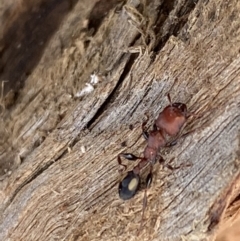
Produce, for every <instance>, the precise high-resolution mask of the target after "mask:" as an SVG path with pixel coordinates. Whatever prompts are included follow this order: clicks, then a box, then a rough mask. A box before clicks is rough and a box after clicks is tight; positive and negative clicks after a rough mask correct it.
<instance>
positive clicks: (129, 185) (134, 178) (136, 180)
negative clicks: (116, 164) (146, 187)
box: [118, 171, 140, 200]
mask: <svg viewBox="0 0 240 241" xmlns="http://www.w3.org/2000/svg"><path fill="white" fill-rule="evenodd" d="M139 185H140V177H139V175H138V174H136V173H134V172H133V171H129V172H128V174H127V176H126V177H125V178H124V179H123V180H122V181H121V182H120V183H119V188H118V192H119V197H120V198H121V199H123V200H128V199H130V198H132V197H133V196H134V195H135V194H136V192H137V191H138V188H139Z"/></svg>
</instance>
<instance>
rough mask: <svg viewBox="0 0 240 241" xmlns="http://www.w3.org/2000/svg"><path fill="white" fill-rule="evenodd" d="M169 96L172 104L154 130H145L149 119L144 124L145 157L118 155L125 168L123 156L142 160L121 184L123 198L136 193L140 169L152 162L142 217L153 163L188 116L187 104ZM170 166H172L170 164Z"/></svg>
mask: <svg viewBox="0 0 240 241" xmlns="http://www.w3.org/2000/svg"><path fill="white" fill-rule="evenodd" d="M167 96H168V100H169V102H170V105H168V106H167V107H165V108H164V109H163V111H162V112H161V113H160V114H159V115H158V118H157V119H156V120H155V122H154V125H153V130H151V131H150V132H149V133H148V132H147V131H146V130H145V126H146V124H147V121H145V122H144V123H143V124H142V134H143V136H144V138H145V139H146V140H147V146H146V147H145V149H144V151H143V157H137V156H135V155H133V154H131V153H121V154H119V155H118V163H119V165H122V166H124V168H125V169H126V165H124V164H122V160H121V157H124V158H125V159H127V160H130V161H136V160H138V159H139V160H140V162H139V163H138V165H136V166H135V167H134V168H133V170H132V171H129V172H128V174H127V176H126V177H125V178H124V179H123V180H122V181H121V182H120V184H119V196H120V198H121V199H123V200H127V199H130V198H132V197H133V196H134V195H135V194H136V192H137V191H138V188H139V184H140V171H141V170H142V168H143V167H145V166H146V165H147V164H150V171H149V174H148V175H147V178H146V189H145V194H144V199H143V211H142V217H143V216H144V210H145V208H146V205H147V195H146V192H147V189H148V188H149V187H150V185H151V182H152V169H153V165H154V164H155V163H156V159H157V156H158V153H159V151H160V149H161V148H162V147H165V146H166V145H167V136H170V137H174V136H177V134H178V133H179V132H180V130H181V128H182V126H183V125H184V124H185V122H186V120H187V118H188V113H187V106H186V105H185V104H183V103H172V101H171V98H170V95H169V94H168V95H167ZM162 161H164V160H163V158H162V157H161V156H160V157H159V162H162ZM168 167H169V168H170V166H168Z"/></svg>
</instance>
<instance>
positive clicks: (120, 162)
mask: <svg viewBox="0 0 240 241" xmlns="http://www.w3.org/2000/svg"><path fill="white" fill-rule="evenodd" d="M121 156H122V157H123V158H125V159H127V160H129V161H136V160H137V159H142V157H137V156H135V155H133V154H131V153H120V154H119V155H118V158H117V160H118V164H119V165H120V166H123V167H124V170H126V169H127V165H124V164H122V159H121Z"/></svg>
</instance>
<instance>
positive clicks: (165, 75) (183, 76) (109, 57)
mask: <svg viewBox="0 0 240 241" xmlns="http://www.w3.org/2000/svg"><path fill="white" fill-rule="evenodd" d="M50 2H51V4H52V5H51V6H52V14H53V15H54V13H55V14H56V12H54V9H55V8H54V4H55V5H57V4H56V3H55V1H50ZM107 2H108V3H109V5H108V7H106V3H107ZM150 2H151V3H139V2H138V1H128V2H127V3H125V5H124V4H123V2H120V1H99V2H98V1H87V0H83V1H79V2H77V1H69V4H70V6H65V5H64V6H65V7H66V8H69V9H68V11H67V14H65V15H64V17H63V18H62V19H61V20H62V21H61V23H60V24H59V26H57V30H56V31H55V30H54V32H52V35H50V37H49V39H48V40H45V42H43V44H44V49H42V54H41V55H40V56H35V57H34V56H33V59H34V61H36V59H35V58H38V59H39V62H38V61H36V65H34V66H31V64H29V63H28V65H27V64H26V65H24V66H23V67H21V66H18V62H17V61H16V63H13V66H14V68H13V69H11V66H9V65H10V63H11V58H15V55H14V54H15V52H14V51H13V52H11V49H12V48H13V44H14V43H11V45H12V46H11V45H10V47H9V46H7V45H6V42H2V44H1V48H2V49H3V50H2V52H3V60H4V61H5V64H6V65H7V67H6V68H3V70H2V74H1V80H8V81H9V83H10V87H11V88H13V86H14V84H13V83H14V81H17V80H16V79H14V78H16V74H13V73H12V72H14V71H15V69H16V71H19V78H21V81H22V82H21V83H20V85H23V88H22V90H21V91H19V92H18V96H17V99H16V101H15V102H14V103H11V105H6V106H4V105H5V104H6V102H7V100H6V98H5V99H3V100H2V109H3V107H6V108H5V110H4V112H2V114H1V126H0V128H1V129H0V132H1V136H2V138H1V146H0V148H1V149H0V159H1V164H2V165H4V169H6V170H4V171H5V172H6V174H3V172H2V178H1V179H2V180H1V195H0V203H1V204H0V210H1V211H0V212H1V216H0V240H24V241H25V240H139V239H140V240H173V241H174V240H181V239H185V240H213V239H214V237H215V234H216V230H217V229H218V227H219V222H220V219H221V218H222V216H223V215H224V212H225V210H226V207H227V206H229V204H230V203H231V205H232V204H233V203H236V200H238V199H237V197H238V194H239V139H240V132H239V130H240V54H239V50H240V28H239V27H240V21H239V14H238V13H239V11H240V3H239V1H237V0H235V1H234V0H231V1H223V0H210V1H198V2H197V1H196V2H195V3H194V4H193V3H192V4H189V1H184V0H179V1H167V2H168V4H166V3H165V2H164V1H150ZM30 3H31V2H30V1H29V5H30ZM23 4H24V3H23ZM26 4H27V3H26ZM36 5H37V4H36ZM40 7H41V6H40V5H39V8H40ZM23 9H24V10H22V11H23V12H24V11H25V12H26V14H27V13H28V11H30V10H29V9H31V7H29V9H28V8H27V7H26V8H23ZM60 9H61V8H60ZM137 9H138V10H137ZM97 10H99V11H97ZM9 11H11V9H10V10H9ZM35 11H36V13H38V9H37V7H36V9H35ZM39 11H40V10H39ZM105 11H106V13H105ZM63 12H64V11H63ZM50 13H51V11H50ZM48 14H49V13H48ZM3 15H4V14H3ZM19 15H20V14H19ZM19 15H18V14H17V13H16V15H14V17H12V18H11V19H13V20H12V23H13V24H14V18H16V19H18V17H19ZM49 16H52V15H51V14H50V15H48V17H49ZM35 17H36V16H35ZM44 17H45V16H44V14H43V15H42V18H43V19H44ZM36 18H37V17H36ZM2 19H3V18H2ZM26 19H27V20H26V21H31V20H29V19H28V18H26ZM33 19H34V18H33ZM32 21H33V20H32ZM33 23H34V21H33ZM15 24H16V23H15ZM43 24H46V23H45V22H44V21H43ZM9 25H11V24H9ZM46 27H47V26H46ZM5 28H6V29H8V28H9V26H8V25H6V26H5ZM36 31H39V33H38V34H41V28H39V29H37V30H36ZM4 33H5V32H4V31H3V36H4ZM23 34H24V33H23ZM33 34H34V33H33ZM13 36H14V35H13ZM36 36H38V38H39V35H36ZM40 36H41V35H40ZM25 38H26V37H25ZM13 39H14V38H13ZM24 40H26V39H24V36H23V40H22V41H23V42H24ZM4 44H5V45H4ZM39 46H41V45H40V44H39ZM30 47H31V43H29V48H30ZM37 47H38V45H36V48H37ZM20 48H21V47H20ZM30 49H31V48H30ZM33 50H34V48H33ZM33 50H32V51H33ZM33 52H34V51H33ZM133 52H134V53H133ZM13 53H14V54H13ZM34 55H39V52H34ZM20 56H22V58H23V59H24V60H25V61H33V59H32V57H29V55H27V53H26V55H24V51H22V52H20ZM4 57H5V59H4ZM18 58H19V56H18ZM20 59H21V58H20ZM29 66H30V67H29ZM21 68H23V70H22V69H21ZM29 68H30V71H29ZM26 71H28V73H29V75H26V73H25V72H26ZM10 73H11V74H10ZM93 73H97V75H98V76H99V77H100V81H99V82H98V83H97V84H96V85H95V86H94V87H95V89H94V91H93V92H92V93H90V94H89V95H86V96H84V97H81V98H76V97H75V96H76V94H77V93H79V91H81V90H82V89H83V88H84V87H85V83H89V82H90V76H91V75H92V74H93ZM10 87H9V86H8V84H7V83H6V89H7V90H6V92H7V91H9V90H8V88H10ZM14 91H16V89H15V90H14ZM169 92H170V94H171V97H172V99H173V100H174V101H177V102H183V103H186V104H187V106H188V108H189V111H191V112H194V113H197V114H198V116H199V118H192V119H191V120H189V122H188V123H187V125H186V127H185V128H184V132H187V131H190V130H192V129H196V130H195V131H194V132H193V133H192V134H191V135H189V136H187V137H186V138H182V139H181V138H180V139H179V141H178V143H177V145H176V146H174V147H172V148H171V149H166V150H163V152H162V153H163V155H164V157H165V159H166V161H171V160H172V159H173V160H172V162H171V165H175V166H178V165H180V164H184V165H186V164H191V165H190V166H187V165H186V166H187V167H184V168H180V169H178V170H175V171H170V170H165V169H164V168H162V167H161V166H159V165H158V164H157V165H156V167H155V169H154V180H153V183H152V187H151V189H150V190H149V192H148V206H147V210H146V213H145V222H144V228H143V230H142V232H141V233H140V236H139V237H137V236H136V233H137V229H138V228H139V223H140V219H141V210H142V198H143V192H142V191H140V192H139V193H138V194H137V195H136V196H135V197H134V198H133V199H131V200H129V201H127V202H124V201H122V200H120V199H119V197H118V193H117V188H118V182H119V181H120V180H121V178H122V177H123V175H124V174H122V175H120V174H119V173H118V168H119V167H118V165H117V161H116V157H117V155H118V154H119V153H120V152H132V153H134V154H136V155H141V154H142V151H143V148H144V146H145V141H144V139H143V138H142V137H141V122H142V120H144V118H145V116H144V114H145V113H148V114H149V116H150V117H151V121H150V123H149V126H150V125H151V124H152V123H153V120H154V118H156V116H157V114H158V113H159V112H160V111H161V109H162V108H163V107H164V106H166V105H167V104H168V101H167V98H166V94H167V93H169ZM129 125H133V126H134V128H133V129H132V130H130V129H129ZM123 144H124V145H123ZM84 149H85V150H84ZM130 166H131V165H130ZM145 174H146V173H145ZM143 176H144V175H143ZM234 200H235V202H234ZM238 203H239V202H238Z"/></svg>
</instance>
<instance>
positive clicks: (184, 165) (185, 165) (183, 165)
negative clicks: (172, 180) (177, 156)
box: [164, 158, 192, 171]
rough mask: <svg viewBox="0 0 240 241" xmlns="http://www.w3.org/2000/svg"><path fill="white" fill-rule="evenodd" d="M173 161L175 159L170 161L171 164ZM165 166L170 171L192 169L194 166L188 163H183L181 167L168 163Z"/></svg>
mask: <svg viewBox="0 0 240 241" xmlns="http://www.w3.org/2000/svg"><path fill="white" fill-rule="evenodd" d="M173 159H174V158H172V159H171V160H170V162H172V161H173ZM164 166H165V167H167V168H168V169H169V170H171V171H174V170H177V169H180V168H183V167H190V166H192V164H191V163H188V164H184V163H182V164H180V165H179V166H175V167H174V166H172V165H170V164H168V163H166V164H165V165H164Z"/></svg>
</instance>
